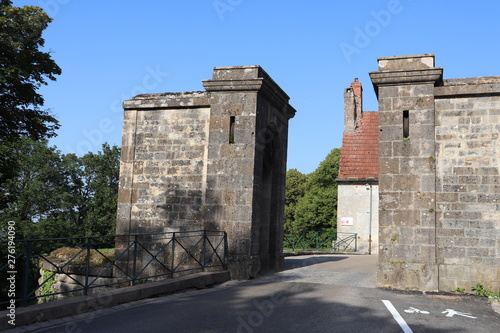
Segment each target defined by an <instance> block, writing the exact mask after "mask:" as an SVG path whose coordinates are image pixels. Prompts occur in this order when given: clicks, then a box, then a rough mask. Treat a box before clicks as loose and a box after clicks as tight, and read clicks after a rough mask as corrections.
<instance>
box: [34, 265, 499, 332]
mask: <svg viewBox="0 0 500 333" xmlns="http://www.w3.org/2000/svg"><path fill="white" fill-rule="evenodd" d="M376 260H377V258H376V257H375V256H355V255H353V256H344V255H335V256H334V255H328V256H310V257H290V258H287V259H286V269H285V270H284V271H283V272H280V273H275V274H268V275H265V276H262V277H260V278H258V279H254V280H250V281H230V282H227V283H224V284H222V285H219V286H216V287H214V288H211V289H204V290H191V291H186V292H183V293H180V294H175V295H169V296H163V297H160V298H155V299H149V300H143V301H138V302H133V303H129V304H124V305H120V306H117V307H114V308H110V309H104V310H101V311H96V312H94V313H86V314H82V315H79V316H74V317H71V318H65V319H63V320H61V324H59V325H58V326H53V327H50V328H45V329H40V328H39V327H38V328H37V327H35V326H31V327H26V329H30V330H32V331H36V332H47V333H48V332H78V333H81V332H92V333H98V332H107V333H109V332H120V333H127V332H175V333H183V332H189V333H193V332H204V333H209V332H210V333H212V332H217V333H218V332H237V333H253V332H301V333H303V332H356V333H358V332H370V333H372V332H384V333H391V332H407V333H409V332H415V333H416V332H450V333H452V332H453V333H460V332H474V333H483V332H484V333H492V332H500V314H498V313H495V311H493V309H492V306H491V304H490V303H489V302H488V300H487V299H486V298H480V297H472V296H455V295H436V294H427V295H426V294H422V293H409V292H396V291H390V290H382V289H378V288H375V281H374V279H375V266H376ZM28 331H29V330H28Z"/></svg>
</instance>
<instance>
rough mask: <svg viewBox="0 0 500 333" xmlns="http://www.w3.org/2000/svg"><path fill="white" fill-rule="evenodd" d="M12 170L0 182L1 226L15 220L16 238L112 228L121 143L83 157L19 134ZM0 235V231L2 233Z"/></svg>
mask: <svg viewBox="0 0 500 333" xmlns="http://www.w3.org/2000/svg"><path fill="white" fill-rule="evenodd" d="M13 157H14V158H15V159H16V160H18V161H19V165H18V168H17V169H16V172H17V173H16V176H15V177H13V178H11V179H8V180H7V181H5V182H3V183H0V195H1V197H2V200H1V201H0V230H1V229H2V227H4V225H5V224H6V223H7V222H8V221H9V220H14V221H16V227H17V234H18V236H19V238H25V239H26V238H55V237H77V236H98V235H109V234H113V233H114V231H115V222H116V202H117V197H118V177H119V158H120V149H119V148H118V147H116V146H112V147H110V146H109V145H108V144H104V145H103V146H102V151H100V152H98V153H96V154H95V153H91V152H89V153H87V154H86V155H84V156H82V157H77V156H76V155H74V154H67V155H62V154H61V153H60V151H58V150H56V149H55V148H54V147H49V146H48V145H47V142H46V140H44V141H33V140H31V139H29V138H22V139H20V140H19V142H18V145H17V147H16V149H15V154H14V155H13ZM0 238H1V237H0Z"/></svg>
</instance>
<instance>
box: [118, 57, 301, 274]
mask: <svg viewBox="0 0 500 333" xmlns="http://www.w3.org/2000/svg"><path fill="white" fill-rule="evenodd" d="M203 85H204V87H205V89H206V91H203V92H186V93H164V94H148V95H139V96H136V97H134V98H133V99H132V100H130V101H125V102H124V109H125V115H124V125H123V126H124V127H123V145H122V160H121V168H120V187H119V195H118V221H117V233H118V234H127V233H141V232H166V231H184V230H197V229H212V230H214V229H217V230H223V231H226V232H227V234H228V243H229V268H230V270H231V275H232V278H237V279H245V278H250V277H254V276H255V275H256V274H257V273H258V272H259V271H261V270H266V269H280V268H282V266H283V220H284V212H283V211H284V198H285V178H286V158H287V143H288V120H289V119H290V118H292V117H293V116H294V114H295V110H294V108H293V107H291V106H290V105H289V104H288V100H289V97H288V96H287V95H286V94H285V92H284V91H283V90H282V89H281V88H280V87H279V86H278V85H277V84H276V83H275V82H274V81H273V80H272V79H271V78H270V77H269V75H268V74H267V73H266V72H265V71H264V70H263V69H262V68H261V67H260V66H241V67H218V68H215V69H214V72H213V77H212V79H211V80H206V81H204V82H203Z"/></svg>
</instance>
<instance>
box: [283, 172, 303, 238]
mask: <svg viewBox="0 0 500 333" xmlns="http://www.w3.org/2000/svg"><path fill="white" fill-rule="evenodd" d="M306 182H307V176H306V175H304V174H303V173H301V172H300V171H298V170H297V169H290V170H288V171H287V173H286V190H285V233H289V232H291V231H292V230H294V222H295V210H296V208H297V204H298V202H299V201H300V199H302V198H303V197H304V195H305V192H306V188H305V185H306Z"/></svg>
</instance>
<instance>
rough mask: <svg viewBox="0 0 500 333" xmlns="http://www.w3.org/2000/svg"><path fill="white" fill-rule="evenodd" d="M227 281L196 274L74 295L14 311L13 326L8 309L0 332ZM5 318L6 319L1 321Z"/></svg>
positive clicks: (219, 275) (225, 277)
mask: <svg viewBox="0 0 500 333" xmlns="http://www.w3.org/2000/svg"><path fill="white" fill-rule="evenodd" d="M229 280H230V273H229V271H222V272H206V273H196V274H192V275H187V276H182V277H178V278H173V279H168V280H163V281H157V282H151V283H145V284H140V285H136V286H130V287H123V288H118V289H113V290H111V291H107V292H103V293H99V294H95V295H90V296H75V297H70V298H66V299H62V300H57V301H53V302H48V303H43V304H35V305H31V306H28V307H22V308H16V313H15V324H16V325H15V326H12V325H10V324H9V323H8V320H9V317H8V316H7V315H8V314H9V311H8V310H4V311H1V312H0V318H2V320H1V321H0V331H3V330H6V329H13V328H16V327H19V326H24V325H31V324H35V323H38V322H43V321H48V320H54V319H58V318H62V317H67V316H72V315H78V314H82V313H85V312H90V311H95V310H102V309H105V308H110V307H113V306H116V305H119V304H122V303H127V302H132V301H137V300H140V299H145V298H150V297H154V296H159V295H163V294H170V293H174V292H177V291H181V290H185V289H189V288H197V289H203V288H205V287H207V286H211V285H214V284H219V283H223V282H226V281H229ZM4 319H5V320H4Z"/></svg>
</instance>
